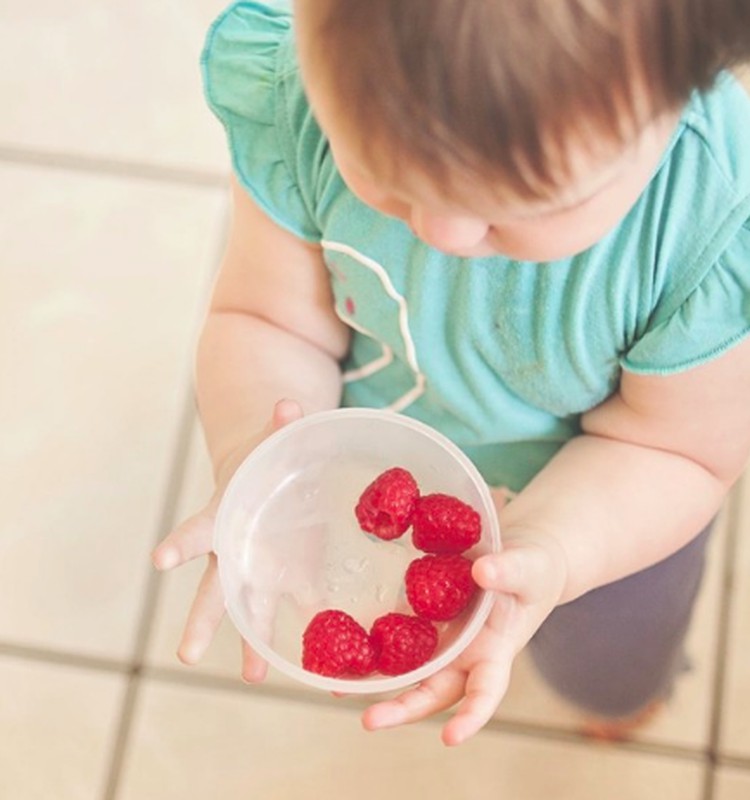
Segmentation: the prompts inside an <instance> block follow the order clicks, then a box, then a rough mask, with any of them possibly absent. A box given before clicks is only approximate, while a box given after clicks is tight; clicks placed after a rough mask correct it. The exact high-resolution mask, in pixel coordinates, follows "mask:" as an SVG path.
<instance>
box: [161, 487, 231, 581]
mask: <svg viewBox="0 0 750 800" xmlns="http://www.w3.org/2000/svg"><path fill="white" fill-rule="evenodd" d="M215 518H216V503H215V502H214V501H213V500H212V501H211V502H210V503H209V504H208V505H207V506H206V508H204V509H203V510H202V511H199V512H198V513H197V514H193V516H192V517H189V518H188V519H186V520H185V521H184V522H182V523H181V524H180V525H178V526H177V527H176V528H175V529H174V530H173V531H171V532H170V533H169V534H167V536H165V537H164V539H162V541H161V542H160V543H159V544H158V545H157V547H156V548H155V549H154V551H153V552H152V553H151V561H152V562H153V564H154V566H155V567H156V568H157V569H159V570H167V569H172V568H173V567H177V566H179V565H180V564H184V563H185V562H186V561H191V560H192V559H194V558H197V557H198V556H205V555H206V554H207V553H210V552H211V547H212V545H213V533H214V520H215Z"/></svg>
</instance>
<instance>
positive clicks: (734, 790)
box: [714, 767, 750, 800]
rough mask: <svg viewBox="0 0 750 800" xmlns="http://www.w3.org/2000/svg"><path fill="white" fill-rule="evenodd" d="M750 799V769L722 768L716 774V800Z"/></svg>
mask: <svg viewBox="0 0 750 800" xmlns="http://www.w3.org/2000/svg"><path fill="white" fill-rule="evenodd" d="M748 797H750V769H747V770H745V769H735V768H732V767H722V768H721V769H719V770H718V772H717V774H716V783H715V786H714V800H747V798H748Z"/></svg>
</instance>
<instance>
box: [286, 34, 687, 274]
mask: <svg viewBox="0 0 750 800" xmlns="http://www.w3.org/2000/svg"><path fill="white" fill-rule="evenodd" d="M298 40H299V41H300V43H301V45H302V46H301V47H300V61H301V64H302V68H303V73H304V76H305V83H306V88H307V93H308V97H309V99H310V103H311V105H312V108H313V110H314V112H315V116H316V118H317V120H318V122H319V124H320V126H321V128H322V129H323V131H324V132H325V134H326V136H327V138H328V140H329V143H330V146H331V150H332V153H333V156H334V159H335V161H336V165H337V167H338V169H339V172H340V173H341V176H342V178H343V180H344V181H345V183H346V184H347V186H348V187H349V189H350V190H351V191H352V192H353V193H354V194H355V195H357V197H359V198H360V199H361V200H362V201H363V202H364V203H366V204H367V205H369V206H371V207H372V208H375V209H377V210H378V211H381V212H382V213H384V214H387V215H388V216H392V217H396V218H398V219H401V220H403V221H404V223H405V224H406V225H408V226H409V228H410V229H411V230H412V232H413V233H414V234H415V235H416V236H417V237H419V238H420V239H421V240H422V241H424V242H425V243H427V244H428V245H431V246H432V247H435V248H436V249H438V250H441V251H443V252H445V253H448V254H451V255H457V256H464V257H482V256H490V255H495V254H502V255H505V256H508V257H510V258H514V259H519V260H528V261H553V260H556V259H561V258H565V257H568V256H571V255H574V254H576V253H579V252H582V251H583V250H586V249H587V248H588V247H590V246H591V245H593V244H594V243H595V242H597V241H599V240H600V239H602V238H603V237H604V236H605V235H606V234H607V233H608V232H609V231H610V230H611V229H612V228H613V227H614V226H615V225H616V224H617V223H618V222H620V220H622V219H623V218H624V217H625V215H626V214H627V212H628V211H629V210H630V208H631V207H632V205H633V204H634V203H635V201H636V200H637V199H638V197H639V196H640V194H641V192H642V191H643V190H644V188H645V187H646V185H647V184H648V182H649V181H650V179H651V177H652V176H653V174H654V171H655V170H656V168H657V166H658V164H659V161H660V159H661V156H662V155H663V153H664V150H665V148H666V147H667V145H668V143H669V140H670V138H671V136H672V133H673V132H674V129H675V126H676V124H677V121H678V119H679V113H678V112H674V113H669V114H663V115H661V116H660V117H657V118H656V119H654V120H652V121H651V122H650V123H648V124H646V125H645V126H643V127H641V128H640V129H638V130H635V131H634V132H633V134H632V136H630V137H629V139H628V140H627V141H626V142H625V143H621V142H612V141H611V139H607V138H603V137H601V136H599V137H597V136H595V135H592V136H590V137H589V138H588V139H587V140H586V141H585V142H583V141H576V142H572V143H571V144H570V145H569V151H568V159H567V163H568V168H567V169H566V172H565V178H564V179H561V180H560V181H559V183H558V185H559V186H560V189H559V192H557V193H556V196H555V199H553V200H550V201H528V200H520V199H516V200H513V199H508V200H503V201H500V200H499V199H498V196H499V193H498V192H497V191H496V190H495V187H494V186H492V185H491V184H486V185H479V184H478V183H477V181H476V179H475V178H471V179H467V178H462V177H461V176H452V177H453V181H452V183H453V186H452V188H451V199H450V200H448V199H446V197H445V196H444V193H443V192H441V191H440V189H439V185H438V184H437V182H436V181H433V180H431V179H430V177H429V176H428V175H426V174H425V173H424V171H420V170H417V169H415V170H413V171H409V170H407V169H401V170H399V173H398V178H397V179H395V180H393V179H392V180H386V179H385V178H384V177H383V176H382V175H380V174H378V170H377V168H376V167H375V166H374V165H375V164H376V163H382V158H381V160H380V161H379V162H378V161H374V160H373V159H372V157H371V154H370V153H368V141H367V138H366V137H363V136H362V135H360V134H359V132H357V131H355V130H354V129H353V127H352V125H351V123H350V121H349V120H348V119H347V117H346V115H345V114H342V113H341V111H340V108H339V107H338V106H337V103H336V99H335V97H333V96H331V93H330V92H329V91H327V87H326V82H325V81H324V80H316V76H317V70H316V67H315V65H314V64H312V63H309V61H310V59H306V58H305V47H304V45H303V42H304V36H298Z"/></svg>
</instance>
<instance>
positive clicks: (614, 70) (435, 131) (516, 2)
mask: <svg viewBox="0 0 750 800" xmlns="http://www.w3.org/2000/svg"><path fill="white" fill-rule="evenodd" d="M295 10H296V14H297V21H296V26H297V39H298V46H299V51H300V62H301V65H302V72H303V78H304V80H305V85H306V89H307V92H308V95H309V97H310V101H311V104H312V107H313V110H314V112H315V114H316V117H317V118H318V121H319V122H320V124H321V126H322V128H323V130H324V132H325V133H326V135H327V136H328V138H329V140H330V143H331V147H332V150H333V154H334V157H335V159H336V161H337V164H338V166H339V168H340V170H341V173H342V177H343V178H344V180H345V181H346V182H347V184H348V185H349V187H350V188H351V189H352V191H353V192H355V193H356V194H358V195H359V196H360V197H361V198H362V199H363V200H364V201H365V202H366V203H368V204H369V205H371V206H374V207H376V208H378V209H380V210H381V211H383V212H384V213H386V214H390V215H392V216H396V217H400V218H402V219H404V221H405V222H406V223H407V224H409V225H410V226H411V228H412V229H413V230H414V232H415V233H416V234H417V235H418V236H420V238H422V239H424V240H425V241H426V242H428V243H429V244H432V245H434V246H435V247H438V248H439V249H442V250H445V251H447V252H454V253H457V254H460V255H488V254H490V253H493V252H502V253H505V254H506V255H510V256H512V257H516V258H521V259H529V260H537V261H541V260H551V259H555V258H560V257H563V256H565V255H570V254H572V253H575V252H579V251H581V250H583V249H585V248H587V247H588V246H590V245H591V244H593V243H594V242H595V241H597V240H598V239H600V238H601V237H602V236H603V235H604V234H605V233H606V232H607V231H608V230H609V229H611V228H612V227H613V226H614V225H615V224H616V223H617V222H618V221H619V220H621V219H622V218H623V217H624V216H625V214H626V213H627V212H628V210H629V209H630V207H631V206H632V205H633V203H634V202H635V200H636V199H637V198H638V196H639V195H640V194H641V192H642V191H643V189H644V187H645V186H646V184H647V183H648V181H649V180H650V178H651V176H652V175H653V172H654V170H655V169H656V167H657V166H658V163H659V161H660V158H661V156H662V154H663V153H664V150H665V148H666V146H667V144H668V142H669V139H670V136H671V135H672V133H673V131H674V129H675V126H676V124H677V120H678V117H679V112H680V109H681V107H682V106H683V105H684V103H685V101H686V100H687V98H688V96H689V95H690V93H691V91H692V90H694V89H704V88H707V87H709V86H710V85H711V83H712V81H713V79H714V78H715V76H716V75H717V73H718V72H719V71H720V70H721V69H722V68H724V67H726V66H727V65H730V64H731V63H733V62H735V61H738V60H740V59H741V58H745V57H747V56H748V55H750V3H748V2H747V0H297V2H296V9H295Z"/></svg>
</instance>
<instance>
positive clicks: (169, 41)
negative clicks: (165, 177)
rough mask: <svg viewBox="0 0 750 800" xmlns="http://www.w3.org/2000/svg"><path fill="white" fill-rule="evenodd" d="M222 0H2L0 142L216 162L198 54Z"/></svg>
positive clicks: (218, 144) (221, 155) (219, 163)
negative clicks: (29, 0)
mask: <svg viewBox="0 0 750 800" xmlns="http://www.w3.org/2000/svg"><path fill="white" fill-rule="evenodd" d="M225 5H228V3H225V2H224V0H160V2H157V3H142V2H138V3H123V2H119V0H100V2H96V3H91V2H87V0H69V1H68V2H66V3H59V2H57V0H39V2H35V3H24V2H22V0H5V2H4V3H3V4H2V8H0V97H2V98H3V113H2V115H0V143H2V144H5V145H16V146H20V147H23V148H41V149H43V150H49V151H53V152H60V151H65V152H66V153H74V154H78V155H84V156H87V157H105V158H106V157H111V158H118V159H132V160H138V161H143V162H148V163H153V162H158V163H160V164H164V165H168V166H175V167H192V168H208V169H212V170H216V169H221V170H224V169H225V165H226V164H227V163H228V158H227V155H226V148H225V145H224V139H223V133H222V131H221V129H220V126H219V125H218V123H216V122H215V121H214V119H213V116H212V115H211V113H210V112H209V111H208V108H207V107H206V105H205V103H204V101H203V95H202V88H201V83H200V71H199V68H198V60H199V56H200V50H201V47H202V44H203V39H204V36H205V33H206V31H207V29H208V26H209V23H210V21H211V20H212V19H213V18H214V17H215V16H216V15H217V14H218V13H219V12H220V11H221V10H222V8H223V7H224V6H225Z"/></svg>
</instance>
